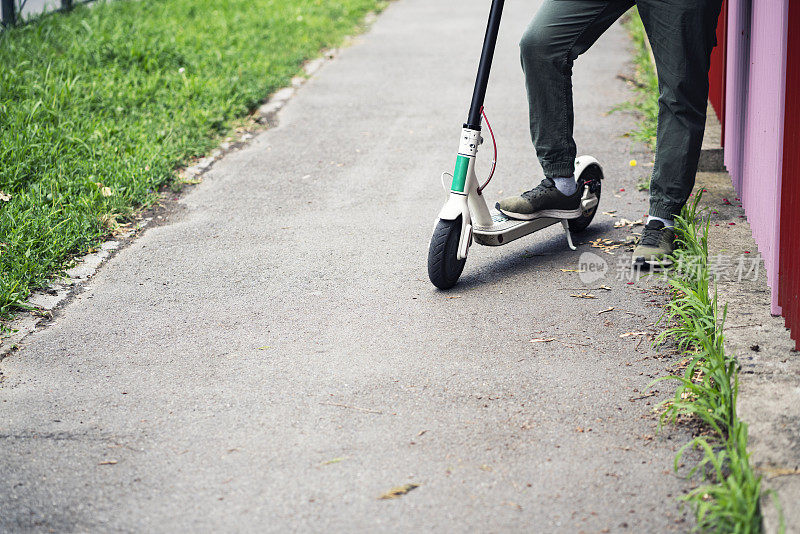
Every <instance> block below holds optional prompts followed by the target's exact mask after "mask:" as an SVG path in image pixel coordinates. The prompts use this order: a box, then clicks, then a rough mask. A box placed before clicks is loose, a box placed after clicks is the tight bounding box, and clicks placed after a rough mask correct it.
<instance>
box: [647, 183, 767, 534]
mask: <svg viewBox="0 0 800 534" xmlns="http://www.w3.org/2000/svg"><path fill="white" fill-rule="evenodd" d="M701 196H702V195H698V196H697V197H696V198H695V199H694V201H693V202H692V203H690V204H689V205H687V206H686V207H685V208H684V210H683V213H682V215H681V216H680V217H677V218H676V232H677V237H676V241H677V245H678V248H677V249H676V252H675V259H676V265H677V266H676V268H675V269H674V270H673V271H672V272H671V273H669V275H668V280H669V283H670V285H671V286H672V288H673V298H672V300H671V302H670V303H669V304H668V306H667V309H666V312H665V315H664V319H665V321H666V322H667V324H669V325H670V326H669V327H668V328H666V330H664V331H663V332H662V333H661V334H659V336H658V337H657V339H656V343H657V344H660V343H663V342H664V341H666V340H667V339H673V340H675V341H676V342H677V344H678V348H679V349H680V350H681V352H682V353H683V355H684V357H685V363H686V366H685V368H684V371H683V374H682V375H673V376H669V377H665V378H662V379H659V380H677V381H678V387H677V389H676V391H675V396H674V398H673V399H671V400H669V401H667V402H666V403H664V407H665V411H664V412H663V414H662V416H661V417H662V419H661V422H662V423H663V422H665V421H669V422H675V421H677V420H678V419H679V418H688V419H692V420H695V421H699V422H700V423H702V426H703V428H704V429H705V431H704V432H702V433H701V435H699V436H697V437H695V438H694V439H693V440H692V441H691V442H689V443H688V444H686V445H685V446H684V447H682V448H681V450H680V452H679V453H678V455H677V456H676V458H675V469H676V471H677V468H678V465H679V464H680V462H681V460H682V458H683V457H684V453H685V451H686V450H688V449H690V448H693V449H699V450H700V451H701V452H702V454H703V459H702V460H701V461H700V463H699V464H698V465H696V466H695V467H694V468H693V469H692V470H691V472H690V476H697V477H700V478H701V479H702V480H703V482H704V483H703V484H702V485H701V486H699V487H697V488H695V489H693V490H692V491H690V492H689V493H688V494H687V495H686V496H684V497H683V499H684V500H685V502H687V503H688V504H689V505H691V506H692V508H693V509H694V511H695V515H696V518H697V527H698V530H700V531H703V532H725V533H729V532H731V533H733V532H736V533H758V532H761V528H762V517H761V509H760V499H761V477H760V476H756V474H755V472H754V470H753V467H752V465H751V464H750V461H749V454H748V452H747V424H746V423H744V422H742V421H741V420H740V419H739V418H738V416H737V414H736V399H737V395H738V390H739V366H738V363H737V361H736V358H735V357H734V356H733V355H730V354H727V353H726V352H725V346H724V335H723V328H724V324H725V316H726V309H722V310H720V308H719V305H718V301H717V294H716V290H715V289H714V288H713V287H712V286H710V285H709V281H710V280H711V279H712V278H711V274H710V272H709V267H708V228H709V218H708V217H705V218H703V217H702V216H701V215H700V214H699V213H698V205H699V202H700V198H701ZM781 531H783V527H781Z"/></svg>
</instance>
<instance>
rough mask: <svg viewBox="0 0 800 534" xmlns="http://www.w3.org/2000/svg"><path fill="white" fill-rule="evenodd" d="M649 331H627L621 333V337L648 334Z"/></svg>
mask: <svg viewBox="0 0 800 534" xmlns="http://www.w3.org/2000/svg"><path fill="white" fill-rule="evenodd" d="M646 335H647V332H625V333H624V334H620V335H619V337H631V336H646Z"/></svg>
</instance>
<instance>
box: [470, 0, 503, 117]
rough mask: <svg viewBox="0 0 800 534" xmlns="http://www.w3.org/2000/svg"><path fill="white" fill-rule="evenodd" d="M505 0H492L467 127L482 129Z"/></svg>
mask: <svg viewBox="0 0 800 534" xmlns="http://www.w3.org/2000/svg"><path fill="white" fill-rule="evenodd" d="M504 4H505V0H492V9H491V11H490V12H489V24H488V25H487V26H486V36H485V37H484V39H483V51H482V52H481V62H480V64H479V65H478V77H477V79H476V80H475V90H474V91H473V92H472V105H471V106H470V108H469V117H468V119H467V122H466V124H464V127H465V128H469V129H471V130H478V131H480V129H481V108H483V101H484V99H485V98H486V87H487V85H488V84H489V72H490V71H491V69H492V60H493V59H494V49H495V46H496V45H497V33H498V31H499V30H500V16H501V15H502V14H503V5H504Z"/></svg>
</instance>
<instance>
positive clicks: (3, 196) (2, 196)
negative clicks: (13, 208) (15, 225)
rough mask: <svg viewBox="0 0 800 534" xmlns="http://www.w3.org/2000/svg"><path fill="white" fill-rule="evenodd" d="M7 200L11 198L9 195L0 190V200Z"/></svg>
mask: <svg viewBox="0 0 800 534" xmlns="http://www.w3.org/2000/svg"><path fill="white" fill-rule="evenodd" d="M9 200H11V195H10V194H8V193H6V192H5V191H0V201H3V202H8V201H9Z"/></svg>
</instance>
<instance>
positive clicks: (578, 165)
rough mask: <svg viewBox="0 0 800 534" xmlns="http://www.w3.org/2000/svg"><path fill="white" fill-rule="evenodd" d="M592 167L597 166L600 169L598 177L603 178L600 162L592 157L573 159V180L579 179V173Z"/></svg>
mask: <svg viewBox="0 0 800 534" xmlns="http://www.w3.org/2000/svg"><path fill="white" fill-rule="evenodd" d="M592 165H597V167H598V168H599V169H600V176H601V177H602V176H603V166H602V165H600V162H599V161H597V159H596V158H594V157H592V156H578V157H577V158H575V178H580V176H581V173H582V172H583V171H585V170H586V169H588V168H589V167H591V166H592Z"/></svg>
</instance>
